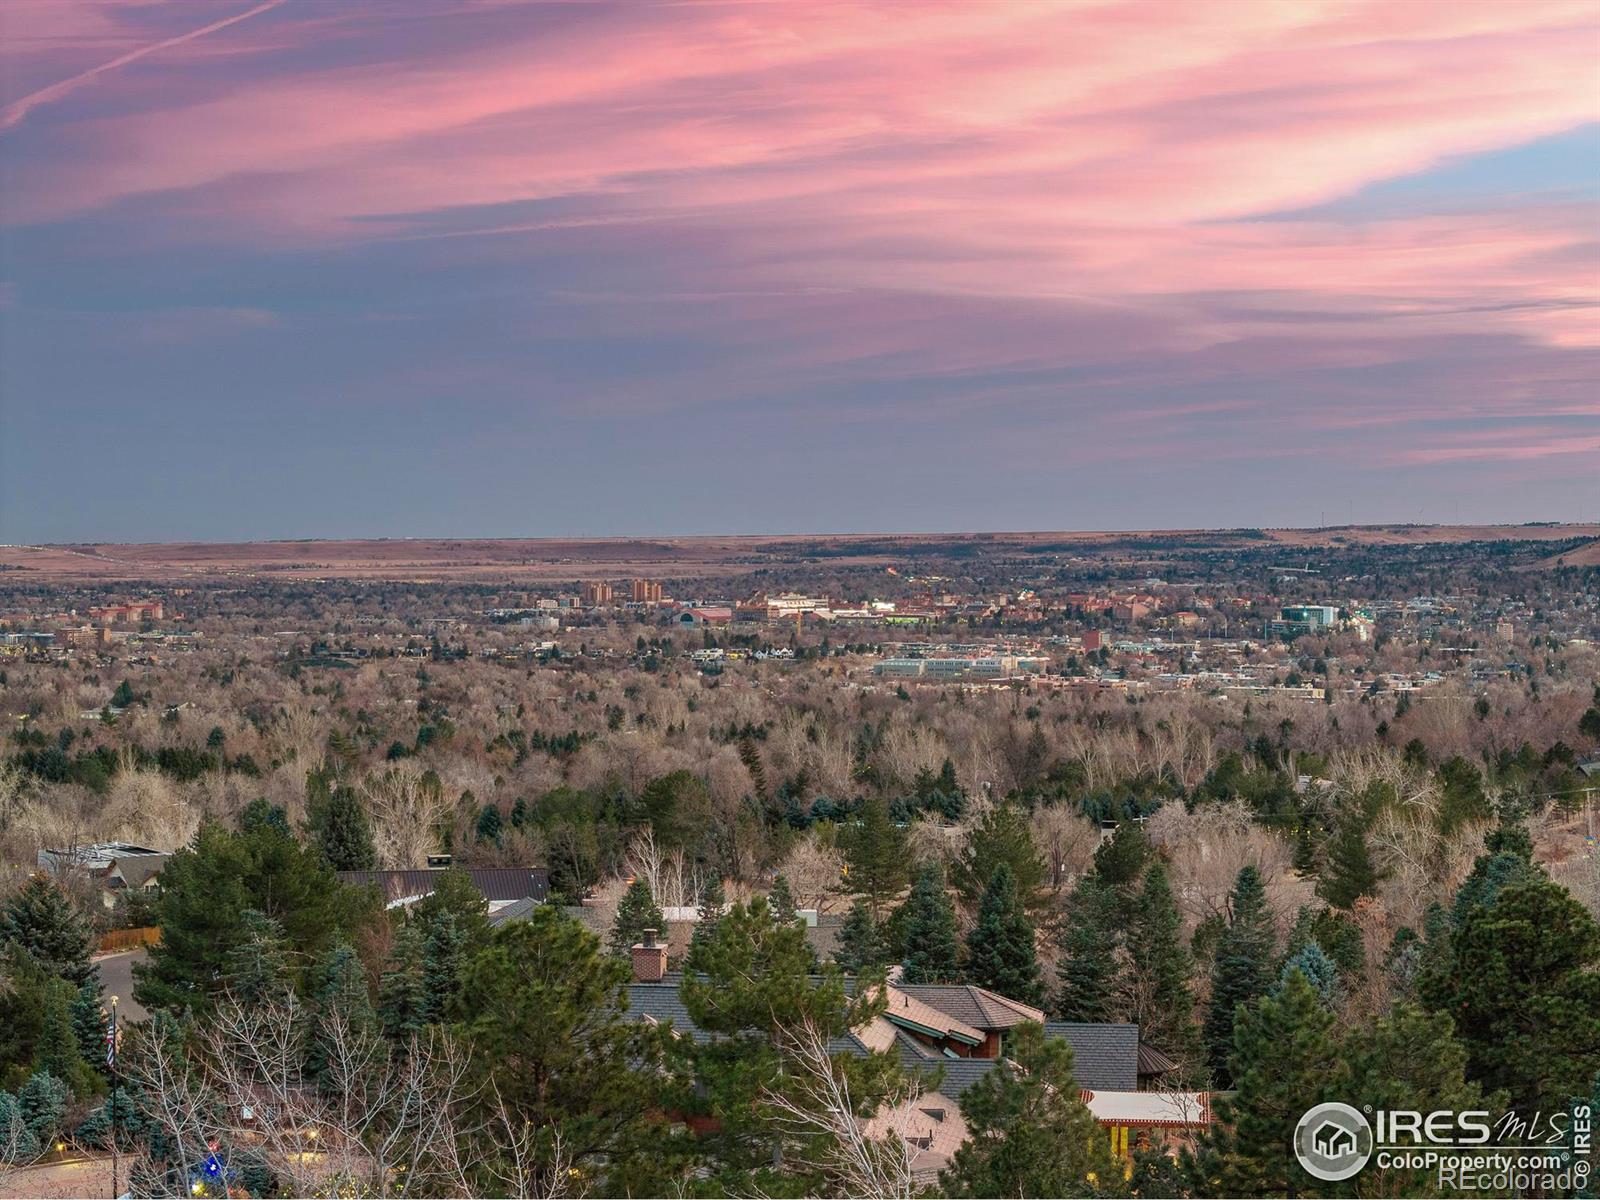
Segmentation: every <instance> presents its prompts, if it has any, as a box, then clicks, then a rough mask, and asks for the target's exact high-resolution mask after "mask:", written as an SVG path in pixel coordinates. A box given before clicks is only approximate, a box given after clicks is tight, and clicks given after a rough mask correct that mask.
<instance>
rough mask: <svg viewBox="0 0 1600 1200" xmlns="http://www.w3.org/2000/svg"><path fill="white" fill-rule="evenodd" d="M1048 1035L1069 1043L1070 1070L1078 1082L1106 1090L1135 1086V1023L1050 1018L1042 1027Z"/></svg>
mask: <svg viewBox="0 0 1600 1200" xmlns="http://www.w3.org/2000/svg"><path fill="white" fill-rule="evenodd" d="M1044 1031H1045V1033H1046V1034H1048V1035H1049V1036H1051V1037H1059V1038H1065V1039H1066V1040H1067V1042H1068V1044H1070V1045H1071V1046H1072V1054H1073V1074H1074V1075H1075V1076H1076V1077H1077V1080H1078V1086H1079V1087H1082V1088H1091V1089H1094V1090H1100V1091H1109V1092H1132V1091H1136V1090H1137V1089H1138V1087H1139V1027H1138V1026H1137V1025H1082V1024H1078V1023H1076V1022H1067V1021H1051V1022H1049V1023H1048V1024H1047V1025H1045V1027H1044Z"/></svg>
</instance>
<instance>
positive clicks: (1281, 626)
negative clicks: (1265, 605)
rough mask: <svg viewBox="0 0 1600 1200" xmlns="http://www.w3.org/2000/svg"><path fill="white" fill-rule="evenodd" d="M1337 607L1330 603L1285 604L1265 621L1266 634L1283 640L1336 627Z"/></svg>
mask: <svg viewBox="0 0 1600 1200" xmlns="http://www.w3.org/2000/svg"><path fill="white" fill-rule="evenodd" d="M1338 625H1339V609H1338V607H1337V606H1335V605H1332V604H1286V605H1284V606H1283V608H1282V609H1281V610H1279V616H1278V617H1277V618H1276V619H1274V620H1271V621H1268V622H1267V636H1268V637H1269V638H1282V639H1283V640H1285V641H1288V640H1291V639H1293V638H1297V637H1304V636H1306V635H1307V634H1313V633H1328V632H1330V631H1331V630H1334V629H1336V628H1338Z"/></svg>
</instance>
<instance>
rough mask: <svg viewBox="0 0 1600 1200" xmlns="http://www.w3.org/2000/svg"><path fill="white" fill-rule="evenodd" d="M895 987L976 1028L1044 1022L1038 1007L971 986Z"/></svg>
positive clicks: (991, 1028)
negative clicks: (1025, 1022)
mask: <svg viewBox="0 0 1600 1200" xmlns="http://www.w3.org/2000/svg"><path fill="white" fill-rule="evenodd" d="M895 986H896V987H897V988H899V989H900V990H901V991H902V992H905V993H906V994H907V995H909V996H911V997H913V998H914V999H917V1000H921V1001H922V1002H923V1003H924V1004H927V1005H930V1006H931V1007H933V1008H937V1009H938V1010H939V1011H940V1012H942V1013H945V1014H946V1015H948V1016H952V1017H954V1018H955V1019H956V1020H958V1021H961V1022H963V1023H964V1024H967V1025H970V1026H972V1027H973V1028H975V1029H983V1030H995V1029H998V1030H1006V1029H1010V1028H1012V1027H1013V1026H1016V1025H1020V1024H1022V1023H1023V1022H1024V1021H1040V1022H1042V1021H1043V1020H1044V1013H1043V1012H1041V1011H1040V1010H1039V1009H1037V1008H1033V1007H1032V1006H1030V1005H1027V1004H1022V1003H1020V1002H1018V1001H1016V1000H1008V999H1006V997H1004V996H1001V995H999V994H997V993H995V992H991V991H989V990H988V989H987V988H981V987H974V986H973V985H972V984H969V983H953V984H945V983H898V984H896V985H895Z"/></svg>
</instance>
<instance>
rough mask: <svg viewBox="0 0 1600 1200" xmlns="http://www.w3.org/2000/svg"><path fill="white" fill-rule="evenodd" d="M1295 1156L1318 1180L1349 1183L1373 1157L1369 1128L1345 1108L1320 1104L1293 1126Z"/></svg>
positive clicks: (1359, 1117) (1348, 1107) (1359, 1114)
mask: <svg viewBox="0 0 1600 1200" xmlns="http://www.w3.org/2000/svg"><path fill="white" fill-rule="evenodd" d="M1294 1156H1295V1157H1296V1158H1297V1159H1299V1160H1300V1165H1301V1166H1302V1167H1304V1168H1305V1169H1306V1172H1307V1173H1308V1174H1310V1175H1313V1176H1315V1177H1316V1178H1318V1179H1322V1180H1326V1181H1328V1182H1329V1183H1337V1182H1338V1181H1339V1180H1341V1179H1349V1178H1350V1177H1351V1176H1352V1175H1354V1174H1355V1173H1356V1172H1357V1171H1359V1170H1361V1168H1362V1167H1364V1166H1366V1165H1367V1159H1369V1158H1371V1157H1372V1126H1371V1125H1369V1124H1368V1123H1367V1118H1366V1117H1365V1115H1363V1114H1362V1113H1361V1112H1360V1111H1359V1110H1357V1109H1354V1108H1351V1107H1350V1106H1349V1105H1348V1104H1339V1103H1330V1104H1319V1105H1317V1106H1316V1107H1315V1108H1313V1109H1311V1110H1310V1111H1309V1112H1307V1113H1306V1115H1305V1116H1303V1117H1301V1118H1300V1123H1299V1124H1298V1125H1296V1126H1295V1129H1294Z"/></svg>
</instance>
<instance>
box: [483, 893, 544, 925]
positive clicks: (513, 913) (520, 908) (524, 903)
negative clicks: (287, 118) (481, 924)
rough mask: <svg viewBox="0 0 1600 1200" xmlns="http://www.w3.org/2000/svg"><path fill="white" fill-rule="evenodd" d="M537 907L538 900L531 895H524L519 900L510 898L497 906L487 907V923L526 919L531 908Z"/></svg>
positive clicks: (531, 912)
mask: <svg viewBox="0 0 1600 1200" xmlns="http://www.w3.org/2000/svg"><path fill="white" fill-rule="evenodd" d="M538 907H539V901H537V900H535V899H534V898H533V897H532V896H524V897H523V898H522V899H521V900H512V901H509V902H508V903H505V904H502V905H500V906H499V907H498V908H494V907H491V908H490V909H489V924H491V925H503V924H505V923H506V922H507V921H526V920H527V919H528V918H529V917H530V916H531V915H533V910H534V909H536V908H538Z"/></svg>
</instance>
